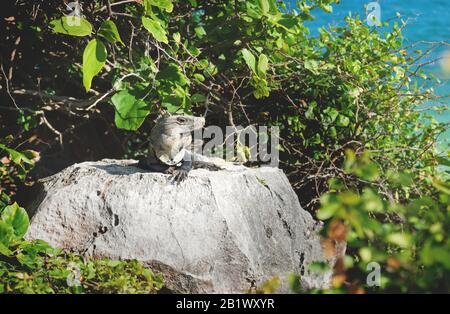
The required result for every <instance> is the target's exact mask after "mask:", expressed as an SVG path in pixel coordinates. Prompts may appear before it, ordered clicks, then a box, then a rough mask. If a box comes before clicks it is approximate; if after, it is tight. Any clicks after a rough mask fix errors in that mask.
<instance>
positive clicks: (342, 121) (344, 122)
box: [336, 114, 350, 127]
mask: <svg viewBox="0 0 450 314" xmlns="http://www.w3.org/2000/svg"><path fill="white" fill-rule="evenodd" d="M349 124H350V119H349V118H348V117H346V116H344V115H341V114H340V115H339V116H338V119H337V121H336V125H337V126H343V127H344V126H348V125H349Z"/></svg>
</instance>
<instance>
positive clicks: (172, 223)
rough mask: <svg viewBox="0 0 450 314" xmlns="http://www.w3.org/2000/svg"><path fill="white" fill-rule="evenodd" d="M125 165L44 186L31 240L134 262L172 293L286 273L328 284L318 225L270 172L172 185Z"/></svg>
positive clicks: (97, 167) (68, 172) (231, 286)
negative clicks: (318, 267)
mask: <svg viewBox="0 0 450 314" xmlns="http://www.w3.org/2000/svg"><path fill="white" fill-rule="evenodd" d="M135 163H136V161H133V160H123V161H117V160H103V161H99V162H84V163H80V164H75V165H73V166H70V167H68V168H66V169H65V170H63V171H61V172H60V173H58V174H56V175H54V176H52V177H49V178H46V179H44V180H42V186H41V190H40V192H39V194H38V197H37V198H36V201H35V202H34V204H33V205H32V206H31V211H32V212H31V214H32V216H33V217H32V220H31V226H30V229H29V232H28V234H27V237H28V238H29V239H44V240H46V241H48V242H49V243H50V244H52V245H55V246H59V247H62V248H65V249H68V250H71V251H75V252H78V253H81V254H84V255H85V256H93V257H110V258H114V259H138V260H141V261H144V262H146V263H147V264H148V265H150V266H151V267H153V268H154V269H156V270H159V271H162V272H163V273H164V275H165V279H166V284H167V287H168V289H171V290H173V291H175V292H200V293H202V292H230V293H237V292H243V291H245V290H247V289H250V288H252V287H254V286H258V285H260V284H261V283H263V282H264V281H266V280H268V279H270V278H272V277H273V276H278V277H280V278H281V279H282V281H283V283H284V284H283V285H282V286H281V288H280V289H281V290H280V291H287V285H286V284H285V283H286V277H287V275H288V274H289V273H296V274H301V275H302V278H303V285H304V287H305V288H310V287H323V286H326V285H328V283H329V280H330V274H329V273H328V274H314V273H311V272H310V271H309V270H308V267H307V265H308V264H309V263H311V262H313V261H323V260H324V257H323V251H322V247H321V245H320V241H319V238H318V236H317V229H319V225H318V224H317V223H316V222H315V221H314V220H313V219H312V217H311V216H310V214H309V213H307V212H306V211H304V210H303V209H302V208H301V207H300V204H299V201H298V199H297V196H296V195H295V193H294V191H293V190H292V188H291V186H290V184H289V182H288V180H287V178H286V176H285V175H284V173H283V172H282V171H281V170H279V169H276V168H269V167H266V168H258V169H249V168H245V167H236V169H233V168H232V169H229V170H226V171H225V170H223V171H208V170H204V169H196V170H193V171H192V172H191V173H190V175H189V177H188V179H187V180H186V181H184V182H182V183H181V184H179V185H176V184H174V183H171V182H170V180H169V176H168V175H165V174H161V173H151V172H145V171H143V170H141V169H139V168H137V167H135V166H133V164H135Z"/></svg>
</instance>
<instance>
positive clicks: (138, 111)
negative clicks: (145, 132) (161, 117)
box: [111, 90, 150, 131]
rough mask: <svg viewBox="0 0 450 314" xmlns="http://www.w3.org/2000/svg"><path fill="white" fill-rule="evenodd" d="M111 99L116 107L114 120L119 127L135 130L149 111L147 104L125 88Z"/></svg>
mask: <svg viewBox="0 0 450 314" xmlns="http://www.w3.org/2000/svg"><path fill="white" fill-rule="evenodd" d="M111 101H112V103H113V105H114V107H115V108H116V114H115V118H114V122H115V123H116V126H117V127H118V128H119V129H125V130H131V131H135V130H137V129H138V128H139V127H140V126H141V125H142V123H143V122H144V120H145V118H146V117H147V116H148V114H149V113H150V110H149V106H148V105H147V104H146V103H145V102H144V101H142V100H140V99H136V97H135V96H134V95H132V94H130V93H129V92H128V91H127V90H123V91H121V92H118V93H117V94H115V95H114V96H113V97H112V98H111Z"/></svg>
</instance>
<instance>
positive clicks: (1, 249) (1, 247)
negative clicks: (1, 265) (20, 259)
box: [0, 226, 13, 293]
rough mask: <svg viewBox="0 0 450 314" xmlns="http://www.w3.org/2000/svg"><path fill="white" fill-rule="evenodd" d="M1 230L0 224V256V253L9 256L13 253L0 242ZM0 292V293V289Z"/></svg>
mask: <svg viewBox="0 0 450 314" xmlns="http://www.w3.org/2000/svg"><path fill="white" fill-rule="evenodd" d="M1 232H2V231H1V226H0V256H1V255H5V256H11V255H13V252H12V251H11V250H10V249H8V247H7V246H6V245H5V244H3V243H2V242H1V236H2V235H1ZM0 275H1V274H0ZM0 293H1V291H0Z"/></svg>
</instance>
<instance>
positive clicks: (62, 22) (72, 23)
mask: <svg viewBox="0 0 450 314" xmlns="http://www.w3.org/2000/svg"><path fill="white" fill-rule="evenodd" d="M50 26H51V27H52V29H53V31H54V32H56V33H61V34H66V35H72V36H88V35H90V34H91V33H92V25H91V23H89V22H88V21H87V20H86V19H85V18H82V17H77V16H63V17H62V18H60V19H57V20H53V21H51V22H50Z"/></svg>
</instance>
